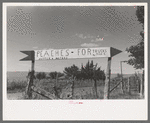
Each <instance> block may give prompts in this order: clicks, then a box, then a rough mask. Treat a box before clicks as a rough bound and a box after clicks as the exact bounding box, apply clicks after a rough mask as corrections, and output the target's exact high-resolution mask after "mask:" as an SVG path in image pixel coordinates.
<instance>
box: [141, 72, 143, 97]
mask: <svg viewBox="0 0 150 123" xmlns="http://www.w3.org/2000/svg"><path fill="white" fill-rule="evenodd" d="M140 96H143V75H141V74H140Z"/></svg>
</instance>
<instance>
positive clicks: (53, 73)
mask: <svg viewBox="0 0 150 123" xmlns="http://www.w3.org/2000/svg"><path fill="white" fill-rule="evenodd" d="M57 74H58V77H62V76H64V74H63V73H61V72H56V71H55V72H50V73H49V76H50V77H51V78H52V79H56V77H57Z"/></svg>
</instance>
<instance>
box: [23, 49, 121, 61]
mask: <svg viewBox="0 0 150 123" xmlns="http://www.w3.org/2000/svg"><path fill="white" fill-rule="evenodd" d="M21 52H22V53H25V54H27V55H28V56H27V57H26V58H24V59H21V61H24V60H55V59H77V58H100V57H112V56H114V55H116V54H118V53H120V52H122V51H120V50H117V49H115V48H112V47H98V48H77V49H50V50H34V51H21Z"/></svg>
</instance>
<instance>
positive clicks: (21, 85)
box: [7, 80, 27, 93]
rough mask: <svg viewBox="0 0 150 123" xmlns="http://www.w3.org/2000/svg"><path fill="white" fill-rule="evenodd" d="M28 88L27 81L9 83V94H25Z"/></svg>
mask: <svg viewBox="0 0 150 123" xmlns="http://www.w3.org/2000/svg"><path fill="white" fill-rule="evenodd" d="M26 86H27V82H26V81H16V80H15V81H12V82H8V81H7V92H8V93H16V92H23V91H25V89H26Z"/></svg>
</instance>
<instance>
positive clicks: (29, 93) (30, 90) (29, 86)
mask: <svg viewBox="0 0 150 123" xmlns="http://www.w3.org/2000/svg"><path fill="white" fill-rule="evenodd" d="M34 63H35V61H34V60H32V64H31V76H30V81H29V85H28V89H27V95H28V98H29V99H32V89H31V86H33V79H34Z"/></svg>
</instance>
